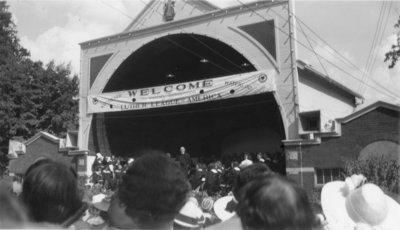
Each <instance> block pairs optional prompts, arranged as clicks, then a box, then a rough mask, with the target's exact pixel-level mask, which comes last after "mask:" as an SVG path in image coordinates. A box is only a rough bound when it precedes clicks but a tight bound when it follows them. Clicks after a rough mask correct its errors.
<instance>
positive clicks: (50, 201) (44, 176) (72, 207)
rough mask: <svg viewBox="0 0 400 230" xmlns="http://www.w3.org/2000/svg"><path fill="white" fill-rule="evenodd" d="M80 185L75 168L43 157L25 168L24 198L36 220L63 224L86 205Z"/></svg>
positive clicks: (22, 196)
mask: <svg viewBox="0 0 400 230" xmlns="http://www.w3.org/2000/svg"><path fill="white" fill-rule="evenodd" d="M77 185H78V181H77V175H76V172H75V171H74V170H73V169H71V168H70V167H68V166H66V165H64V164H62V163H59V162H55V161H52V160H49V159H42V160H39V161H37V162H35V163H34V164H32V165H31V166H30V167H29V168H28V169H27V171H26V172H25V175H24V180H23V184H22V194H21V198H22V201H23V202H24V204H25V205H26V207H27V209H28V211H29V214H30V216H31V218H32V220H33V221H35V222H49V223H57V224H61V223H63V222H64V221H66V220H67V219H68V218H70V217H71V216H73V215H74V214H75V213H76V212H77V211H78V210H79V209H81V208H82V207H83V202H82V197H81V193H80V192H79V190H78V186H77Z"/></svg>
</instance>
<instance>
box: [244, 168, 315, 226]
mask: <svg viewBox="0 0 400 230" xmlns="http://www.w3.org/2000/svg"><path fill="white" fill-rule="evenodd" d="M237 213H238V215H239V217H240V220H241V222H242V226H243V229H247V230H261V229H271V230H311V229H317V228H316V227H317V226H316V220H315V217H314V214H313V211H312V208H311V205H310V203H309V200H308V197H307V194H306V192H305V191H304V190H303V189H302V188H300V187H299V186H297V185H295V184H294V183H292V182H291V181H289V180H288V179H286V178H285V177H281V176H277V175H275V176H268V177H266V178H259V179H257V180H254V181H251V182H250V183H248V184H247V185H246V186H245V187H244V188H243V190H242V191H241V193H240V197H239V204H238V207H237Z"/></svg>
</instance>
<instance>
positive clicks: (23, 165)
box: [9, 152, 72, 174]
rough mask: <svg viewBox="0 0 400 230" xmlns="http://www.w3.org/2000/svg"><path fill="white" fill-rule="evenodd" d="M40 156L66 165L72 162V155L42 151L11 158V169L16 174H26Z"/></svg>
mask: <svg viewBox="0 0 400 230" xmlns="http://www.w3.org/2000/svg"><path fill="white" fill-rule="evenodd" d="M40 157H45V158H49V159H52V160H54V161H58V162H61V163H64V164H66V165H68V166H69V165H70V164H71V159H72V158H71V157H67V156H63V155H61V154H59V153H49V152H41V153H28V154H25V155H22V156H20V157H18V158H16V159H13V160H10V165H9V171H10V173H14V174H24V173H25V171H26V170H27V169H28V167H29V166H30V165H31V164H32V163H33V162H35V160H36V159H38V158H40Z"/></svg>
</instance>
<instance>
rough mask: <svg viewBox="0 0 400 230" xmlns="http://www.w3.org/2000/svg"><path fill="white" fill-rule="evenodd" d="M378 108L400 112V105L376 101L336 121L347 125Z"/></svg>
mask: <svg viewBox="0 0 400 230" xmlns="http://www.w3.org/2000/svg"><path fill="white" fill-rule="evenodd" d="M378 108H386V109H390V110H394V111H397V112H400V105H399V104H392V103H389V102H385V101H376V102H374V103H372V104H370V105H367V106H365V107H363V108H360V109H359V110H357V111H355V112H354V113H352V114H350V115H348V116H346V117H343V118H339V119H336V120H337V121H338V122H340V123H347V122H350V121H352V120H354V119H356V118H358V117H360V116H362V115H364V114H367V113H369V112H371V111H373V110H375V109H378Z"/></svg>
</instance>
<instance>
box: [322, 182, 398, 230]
mask: <svg viewBox="0 0 400 230" xmlns="http://www.w3.org/2000/svg"><path fill="white" fill-rule="evenodd" d="M364 182H365V177H363V176H362V175H353V176H352V177H349V178H346V180H345V181H334V182H330V183H327V184H326V185H324V187H323V188H322V192H321V204H322V209H323V211H324V214H325V216H326V219H327V221H328V223H329V226H330V228H331V229H343V230H350V229H351V230H353V229H355V227H356V226H357V227H358V228H360V227H362V226H364V225H367V226H369V227H371V228H375V229H380V230H398V229H400V218H399V214H400V205H399V204H398V203H397V202H396V201H394V200H393V199H391V198H390V197H389V196H387V195H386V194H385V193H384V192H383V191H382V190H381V189H380V188H379V187H378V186H377V185H375V184H370V183H368V184H363V183H364Z"/></svg>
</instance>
